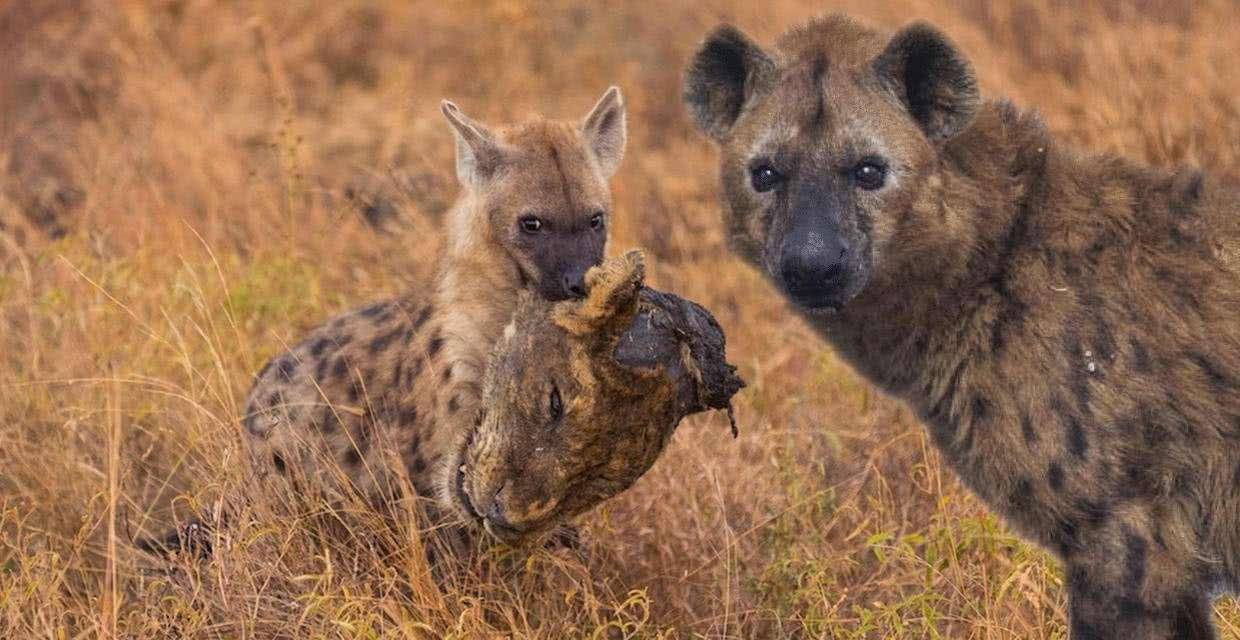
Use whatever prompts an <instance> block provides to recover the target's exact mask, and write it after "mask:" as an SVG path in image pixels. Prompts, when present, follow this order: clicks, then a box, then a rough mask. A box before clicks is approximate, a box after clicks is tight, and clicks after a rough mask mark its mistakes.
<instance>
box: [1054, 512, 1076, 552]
mask: <svg viewBox="0 0 1240 640" xmlns="http://www.w3.org/2000/svg"><path fill="white" fill-rule="evenodd" d="M1049 537H1050V543H1051V546H1052V547H1054V548H1055V549H1056V550H1058V551H1059V554H1060V555H1061V556H1063V557H1065V558H1066V557H1068V556H1071V555H1072V553H1073V552H1074V551H1076V550H1077V549H1078V548H1079V546H1080V540H1079V539H1078V538H1077V527H1076V523H1075V522H1073V521H1072V520H1069V519H1067V518H1060V519H1058V521H1057V522H1056V526H1055V528H1054V529H1053V530H1052V531H1051V532H1050V535H1049Z"/></svg>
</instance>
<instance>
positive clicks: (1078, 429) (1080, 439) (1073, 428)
mask: <svg viewBox="0 0 1240 640" xmlns="http://www.w3.org/2000/svg"><path fill="white" fill-rule="evenodd" d="M1063 419H1064V429H1065V432H1066V435H1067V439H1068V452H1069V453H1071V454H1072V455H1073V456H1075V457H1077V458H1084V457H1085V452H1086V451H1087V450H1088V449H1089V442H1088V441H1087V440H1086V439H1085V429H1084V428H1083V427H1082V426H1081V421H1080V420H1079V419H1077V417H1076V416H1073V415H1066V416H1064V417H1063Z"/></svg>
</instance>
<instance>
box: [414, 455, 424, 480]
mask: <svg viewBox="0 0 1240 640" xmlns="http://www.w3.org/2000/svg"><path fill="white" fill-rule="evenodd" d="M411 470H412V471H413V475H415V476H420V475H422V474H423V473H426V461H425V460H423V459H422V456H415V457H414V459H413V465H411Z"/></svg>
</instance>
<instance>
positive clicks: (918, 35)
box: [874, 22, 981, 140]
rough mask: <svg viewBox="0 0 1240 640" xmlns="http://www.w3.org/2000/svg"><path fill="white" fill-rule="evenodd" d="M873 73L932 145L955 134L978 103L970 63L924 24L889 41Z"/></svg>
mask: <svg viewBox="0 0 1240 640" xmlns="http://www.w3.org/2000/svg"><path fill="white" fill-rule="evenodd" d="M874 69H875V71H876V72H877V73H878V77H879V80H880V81H882V82H883V84H884V85H886V86H887V88H888V89H890V90H891V91H893V92H894V93H895V94H896V95H897V96H898V97H899V98H900V100H901V101H902V102H903V103H904V106H905V108H907V109H908V110H909V113H910V114H911V115H912V116H913V119H914V120H916V121H917V124H918V125H919V126H920V127H921V129H922V131H924V132H925V133H926V136H928V137H929V138H930V139H932V140H947V139H949V138H951V137H953V136H955V135H956V134H957V133H960V132H961V131H962V130H963V129H964V128H965V127H967V126H968V125H969V123H970V122H972V121H973V116H974V115H976V114H977V109H978V107H979V105H980V104H981V96H980V94H979V93H978V89H977V77H976V76H975V75H974V74H973V67H972V66H971V65H970V64H969V61H968V60H966V59H965V57H964V56H963V55H961V53H960V52H959V51H958V50H957V49H956V47H955V46H954V45H952V43H951V41H949V40H948V39H947V37H946V36H944V35H943V34H942V33H940V32H939V31H938V29H935V28H934V27H933V26H931V25H929V24H926V23H923V22H918V23H914V24H911V25H909V26H907V27H905V28H904V29H903V30H901V31H900V32H899V33H897V34H896V35H895V36H894V37H892V39H891V42H889V43H888V44H887V49H886V50H885V51H883V53H882V55H880V56H879V57H878V59H877V60H876V61H875V63H874Z"/></svg>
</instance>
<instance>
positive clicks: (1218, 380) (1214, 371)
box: [1188, 352, 1233, 391]
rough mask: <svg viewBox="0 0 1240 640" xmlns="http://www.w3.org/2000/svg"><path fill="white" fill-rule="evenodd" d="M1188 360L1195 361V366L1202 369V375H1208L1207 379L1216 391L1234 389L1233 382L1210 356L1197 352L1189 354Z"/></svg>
mask: <svg viewBox="0 0 1240 640" xmlns="http://www.w3.org/2000/svg"><path fill="white" fill-rule="evenodd" d="M1188 358H1189V359H1190V360H1192V361H1193V364H1196V365H1197V367H1198V368H1199V369H1201V371H1202V373H1204V374H1206V379H1207V380H1209V381H1210V384H1211V385H1212V386H1213V387H1214V388H1215V389H1216V390H1218V391H1228V390H1230V389H1231V388H1232V386H1233V385H1232V384H1231V380H1230V379H1229V378H1228V376H1227V374H1226V373H1225V372H1224V371H1223V369H1222V367H1219V366H1218V364H1217V363H1215V362H1214V361H1213V360H1211V359H1210V358H1209V357H1208V356H1206V355H1205V354H1202V353H1196V352H1195V353H1190V354H1188Z"/></svg>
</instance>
